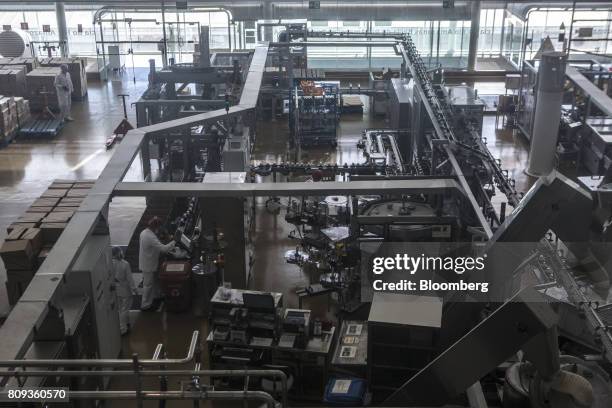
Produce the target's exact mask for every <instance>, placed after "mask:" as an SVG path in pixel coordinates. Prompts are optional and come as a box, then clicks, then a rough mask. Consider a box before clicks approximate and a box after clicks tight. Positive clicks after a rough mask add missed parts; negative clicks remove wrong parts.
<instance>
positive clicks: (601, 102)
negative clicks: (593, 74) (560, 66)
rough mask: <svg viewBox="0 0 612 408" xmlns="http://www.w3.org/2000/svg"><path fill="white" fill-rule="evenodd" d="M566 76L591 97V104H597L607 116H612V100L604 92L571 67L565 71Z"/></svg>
mask: <svg viewBox="0 0 612 408" xmlns="http://www.w3.org/2000/svg"><path fill="white" fill-rule="evenodd" d="M565 75H566V76H567V77H568V78H569V80H570V81H572V82H573V83H574V84H575V85H576V86H577V87H579V88H580V89H582V90H583V91H584V92H585V93H586V94H587V95H589V97H590V101H591V103H593V104H595V106H597V107H598V108H599V109H601V110H602V111H603V112H604V113H605V114H606V115H608V116H612V99H610V97H609V96H608V95H607V94H606V93H605V92H604V91H602V90H601V89H599V88H598V87H597V86H595V85H594V84H593V83H592V82H591V81H589V79H588V78H587V77H585V76H584V75H582V73H580V71H578V70H577V69H576V68H574V67H572V66H571V65H568V66H567V68H566V69H565Z"/></svg>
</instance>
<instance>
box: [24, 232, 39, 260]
mask: <svg viewBox="0 0 612 408" xmlns="http://www.w3.org/2000/svg"><path fill="white" fill-rule="evenodd" d="M21 239H23V240H28V241H30V243H31V244H32V251H34V254H35V255H38V253H39V252H40V250H41V249H42V246H43V236H42V231H41V230H40V228H28V229H27V230H25V232H24V233H23V234H22V235H21Z"/></svg>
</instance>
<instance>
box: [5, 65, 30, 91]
mask: <svg viewBox="0 0 612 408" xmlns="http://www.w3.org/2000/svg"><path fill="white" fill-rule="evenodd" d="M26 73H27V71H26V67H25V65H13V66H11V65H7V66H3V67H2V68H1V69H0V95H7V96H24V95H25V92H26Z"/></svg>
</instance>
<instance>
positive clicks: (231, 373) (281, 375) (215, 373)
mask: <svg viewBox="0 0 612 408" xmlns="http://www.w3.org/2000/svg"><path fill="white" fill-rule="evenodd" d="M30 361H37V360H30ZM51 361H59V360H51ZM92 361H96V360H92ZM126 361H130V363H131V364H133V360H126ZM143 361H151V360H138V362H139V363H142V362H143ZM152 361H154V362H156V363H157V364H160V363H163V362H164V361H168V360H152ZM37 362H38V361H37ZM133 375H134V371H133V370H121V371H116V370H106V371H98V370H92V371H72V370H70V371H57V370H37V371H9V372H4V373H2V374H0V377H46V376H53V377H131V376H133ZM138 376H140V377H157V376H166V377H194V376H196V377H200V376H204V377H246V376H251V377H274V378H278V379H280V382H281V396H282V404H281V405H282V406H283V407H287V392H288V389H287V374H286V373H285V372H284V371H281V370H249V369H247V370H189V369H185V370H139V371H138ZM108 392H109V393H113V392H115V391H108ZM122 392H123V391H122ZM127 392H131V393H133V396H132V397H126V398H136V397H137V395H136V391H127ZM74 393H77V394H74ZM78 393H89V391H82V392H79V391H69V392H68V396H69V398H72V397H73V394H74V395H79V394H78ZM147 393H151V391H139V392H138V398H142V399H147ZM168 393H171V391H168ZM186 393H189V392H185V391H182V392H181V395H182V394H186ZM210 393H211V392H205V393H199V392H198V393H195V394H199V395H201V394H203V395H209V394H210ZM243 393H244V391H240V394H243ZM159 394H160V395H164V396H167V398H168V399H172V398H173V397H172V395H171V394H166V392H161V393H159ZM0 395H2V392H0ZM149 399H151V398H149ZM152 399H163V398H162V397H160V398H152Z"/></svg>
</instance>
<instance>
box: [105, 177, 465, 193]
mask: <svg viewBox="0 0 612 408" xmlns="http://www.w3.org/2000/svg"><path fill="white" fill-rule="evenodd" d="M452 190H454V191H459V192H461V193H462V194H463V193H464V190H463V188H461V186H460V185H459V183H457V181H456V180H452V179H448V178H443V179H433V180H432V179H416V180H381V181H379V182H378V183H376V184H375V185H372V182H370V181H351V182H350V183H344V182H320V183H301V182H291V183H244V184H232V183H170V182H155V183H147V182H122V183H119V184H118V185H117V187H116V188H115V195H117V196H127V197H154V196H164V197H269V196H277V197H283V196H324V195H347V196H348V195H364V194H368V195H371V194H382V195H387V194H389V195H392V194H393V195H397V194H443V193H446V192H449V191H452Z"/></svg>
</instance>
